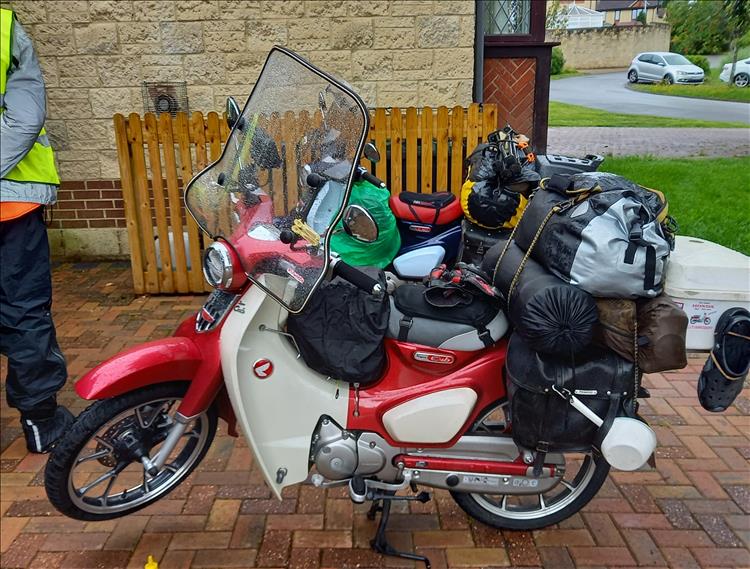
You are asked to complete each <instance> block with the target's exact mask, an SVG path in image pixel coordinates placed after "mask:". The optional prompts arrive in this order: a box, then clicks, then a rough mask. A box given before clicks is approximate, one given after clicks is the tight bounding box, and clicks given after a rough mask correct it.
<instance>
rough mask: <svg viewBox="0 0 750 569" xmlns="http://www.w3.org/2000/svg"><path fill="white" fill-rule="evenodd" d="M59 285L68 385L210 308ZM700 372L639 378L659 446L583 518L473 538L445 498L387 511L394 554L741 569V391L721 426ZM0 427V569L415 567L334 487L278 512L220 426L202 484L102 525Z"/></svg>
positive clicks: (446, 559)
mask: <svg viewBox="0 0 750 569" xmlns="http://www.w3.org/2000/svg"><path fill="white" fill-rule="evenodd" d="M53 283H54V292H55V304H54V311H55V318H56V321H57V324H58V337H59V339H60V344H61V345H62V348H63V351H64V352H65V354H66V356H67V358H68V362H69V370H70V374H71V376H72V377H74V378H75V377H80V375H81V374H82V373H84V372H85V371H86V370H88V369H90V368H91V367H92V366H93V365H95V364H96V363H97V362H99V361H101V360H102V359H104V358H106V357H109V356H111V355H113V354H114V353H116V352H117V351H119V350H121V349H123V348H124V347H126V346H130V345H133V344H136V343H138V342H143V341H146V340H150V339H155V338H161V337H164V336H166V335H168V334H169V333H170V332H171V331H172V330H173V329H174V327H175V324H176V323H177V322H178V321H179V320H180V319H182V318H184V317H186V316H187V315H188V314H190V313H191V311H194V310H195V309H196V308H197V307H199V306H200V304H201V303H202V302H203V297H202V296H182V297H177V296H162V297H158V296H157V297H134V296H133V295H132V294H131V292H130V291H131V290H132V289H131V282H130V269H129V265H128V264H126V263H97V264H92V263H88V264H78V265H71V264H65V265H62V266H60V267H56V268H55V270H54V272H53ZM701 365H702V360H698V359H691V360H690V365H689V366H688V368H686V369H685V370H683V371H682V372H680V373H668V374H652V375H650V376H648V377H647V378H646V380H645V385H646V386H647V387H648V388H650V389H651V393H652V395H653V397H652V398H651V399H648V400H644V401H643V405H642V413H643V414H644V415H645V416H646V417H647V419H648V420H649V421H650V422H651V424H652V425H653V426H654V430H655V431H656V433H657V437H658V439H659V443H660V448H659V450H658V454H657V456H658V458H657V469H656V470H650V471H644V472H613V473H612V474H611V475H610V477H609V479H608V480H607V481H606V483H605V484H604V486H603V487H602V489H601V491H600V492H599V495H598V496H597V497H596V498H594V499H593V500H592V501H591V502H590V503H589V505H588V506H587V507H586V508H585V509H584V510H583V511H582V512H581V513H579V514H576V515H574V516H573V517H571V518H570V519H568V520H566V521H565V522H563V523H561V524H559V525H557V526H553V527H550V528H548V529H545V530H541V531H535V532H524V531H502V532H501V531H496V530H493V529H490V528H488V527H486V526H482V525H480V524H477V523H476V522H474V521H473V520H470V519H468V518H467V517H466V515H465V514H464V513H463V512H462V511H461V510H459V509H458V507H457V506H456V505H455V504H454V503H453V501H452V500H451V499H450V497H449V496H448V494H447V493H446V492H443V491H439V492H437V493H436V495H435V499H434V500H433V501H431V502H429V503H427V504H416V503H414V504H412V505H411V506H410V507H403V505H399V506H398V507H397V508H394V515H393V516H392V522H393V523H392V529H393V533H392V540H393V542H394V543H395V544H396V545H397V546H398V547H401V548H406V549H411V548H416V550H417V551H419V552H422V553H424V554H426V555H429V556H430V558H431V559H432V562H433V567H434V569H444V568H446V567H450V568H454V567H455V568H463V569H467V568H475V569H478V568H488V567H509V566H513V567H526V568H533V567H536V568H540V567H543V568H544V569H573V568H576V567H578V568H586V569H595V568H599V569H601V568H605V567H618V568H619V569H625V568H627V567H630V568H634V567H636V566H649V567H652V568H661V569H667V568H669V569H698V568H709V567H748V566H750V553H748V549H747V547H748V545H750V526H748V517H747V514H748V513H750V487H748V484H749V483H750V480H749V479H748V462H747V460H748V458H750V440H748V429H749V427H750V417H749V416H748V415H749V414H750V400H748V395H750V393H749V392H748V391H747V390H746V391H745V393H744V396H741V397H740V398H739V399H738V400H737V402H736V404H735V405H734V406H732V408H730V409H729V410H728V411H727V412H726V413H722V414H717V415H714V414H709V413H706V412H704V411H703V410H702V409H701V408H700V407H699V406H698V403H697V401H696V396H695V380H696V376H697V372H698V370H699V369H700V366H701ZM4 376H5V372H4V371H0V377H4ZM71 384H72V381H70V382H69V383H68V385H67V386H66V388H65V390H64V391H63V393H62V394H61V400H62V401H63V402H64V403H66V404H68V405H70V406H71V407H72V409H73V410H74V411H75V412H76V413H78V412H80V411H81V410H82V409H83V407H84V406H85V403H84V402H83V401H80V400H77V399H76V396H75V394H74V393H73V391H72V389H71ZM2 395H4V393H3V394H2ZM0 420H1V423H2V429H0V440H1V441H2V474H1V475H0V490H1V494H0V516H2V517H1V518H0V525H1V526H2V532H0V551H1V552H2V553H1V554H0V559H1V560H0V567H2V568H3V569H5V568H15V567H24V568H34V569H41V568H60V569H71V568H79V569H94V568H106V569H117V568H123V567H128V568H133V569H140V568H142V567H143V564H144V562H145V560H146V557H147V555H149V554H151V555H153V556H154V557H155V558H156V559H158V560H159V561H160V567H161V568H162V569H178V568H179V569H186V568H191V567H192V568H213V569H216V568H220V567H234V568H239V567H243V568H244V567H266V568H268V567H276V568H279V567H285V568H290V569H323V568H331V569H345V568H348V569H353V568H359V569H366V568H368V567H419V568H420V569H421V568H422V566H421V565H420V566H416V565H415V564H414V563H413V562H409V561H403V560H398V559H393V558H385V557H382V556H380V555H376V554H375V553H373V552H372V551H370V549H369V545H368V544H369V540H370V539H371V538H372V536H373V534H374V531H375V524H374V522H370V521H368V520H367V518H366V516H365V508H364V507H361V506H352V503H351V501H350V500H349V498H348V497H347V496H346V492H345V491H342V490H341V489H329V490H327V491H326V490H320V489H316V488H313V487H312V486H301V487H300V486H298V487H294V488H290V489H289V490H288V491H285V492H284V494H285V500H284V501H283V502H278V501H277V500H275V499H274V498H272V497H271V494H270V491H269V490H268V488H267V487H266V486H265V484H264V483H263V481H262V478H261V476H260V472H259V471H258V469H257V468H256V467H255V466H254V465H253V460H252V456H251V454H250V451H249V449H248V448H247V445H246V444H245V443H244V441H243V440H241V439H233V438H230V437H228V436H227V435H226V434H225V431H224V429H223V428H222V427H220V429H219V433H218V436H217V438H216V440H215V441H214V444H213V446H212V448H211V450H210V451H209V453H208V455H207V456H206V458H205V459H204V461H203V463H202V465H201V466H200V467H199V468H198V470H197V472H195V473H194V474H193V475H192V476H191V477H190V480H188V481H186V482H185V483H183V484H182V486H180V487H179V488H177V489H176V490H175V491H174V492H172V493H171V494H170V495H169V496H168V497H167V498H165V499H164V500H162V501H161V502H159V503H157V504H155V505H153V506H150V507H149V508H146V509H144V510H141V511H140V512H138V513H137V514H136V515H132V516H129V517H127V518H122V519H119V520H112V521H109V522H101V523H86V522H78V521H75V520H70V519H67V518H64V517H62V516H61V515H59V514H58V513H57V512H56V511H55V510H54V509H52V507H51V506H50V505H49V503H48V502H47V500H46V499H45V494H44V487H43V485H42V484H43V468H44V463H45V460H46V459H45V457H44V456H40V455H29V454H27V453H26V449H25V446H24V443H23V440H22V439H21V438H20V428H19V425H18V415H17V414H16V412H15V411H13V410H11V409H9V408H8V407H7V406H6V405H5V398H4V397H3V398H2V403H0Z"/></svg>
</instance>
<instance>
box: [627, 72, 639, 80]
mask: <svg viewBox="0 0 750 569" xmlns="http://www.w3.org/2000/svg"><path fill="white" fill-rule="evenodd" d="M628 81H630V82H631V83H638V72H637V71H636V70H635V69H631V70H630V73H628Z"/></svg>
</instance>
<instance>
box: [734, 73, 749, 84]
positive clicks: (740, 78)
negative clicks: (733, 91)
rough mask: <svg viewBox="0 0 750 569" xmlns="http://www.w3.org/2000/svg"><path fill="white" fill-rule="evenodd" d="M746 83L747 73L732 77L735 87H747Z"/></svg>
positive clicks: (747, 81)
mask: <svg viewBox="0 0 750 569" xmlns="http://www.w3.org/2000/svg"><path fill="white" fill-rule="evenodd" d="M748 83H750V75H748V74H747V73H738V74H737V75H735V76H734V86H735V87H747V85H748Z"/></svg>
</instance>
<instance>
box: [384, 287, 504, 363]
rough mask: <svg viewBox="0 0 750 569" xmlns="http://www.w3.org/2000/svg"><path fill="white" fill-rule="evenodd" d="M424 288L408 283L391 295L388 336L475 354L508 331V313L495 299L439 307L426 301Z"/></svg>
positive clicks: (480, 299) (476, 298) (476, 299)
mask: <svg viewBox="0 0 750 569" xmlns="http://www.w3.org/2000/svg"><path fill="white" fill-rule="evenodd" d="M425 288H426V287H425V285H422V284H406V285H402V286H400V287H398V288H397V289H396V290H395V291H394V293H393V295H392V296H391V313H390V317H389V320H388V331H387V332H386V337H389V338H395V339H398V340H399V341H402V342H409V343H412V344H421V345H424V346H430V347H433V348H442V349H446V350H461V351H476V350H481V349H483V348H486V347H489V346H491V345H493V344H494V343H495V342H497V341H498V340H499V339H500V338H502V337H503V336H504V335H505V333H506V332H507V331H508V321H507V319H506V317H505V314H503V312H502V311H501V310H500V308H499V307H498V305H497V304H496V303H495V302H493V301H492V300H490V299H489V298H488V299H485V298H483V297H479V296H477V297H474V299H473V301H472V303H471V304H469V305H464V306H456V307H450V308H448V307H445V308H437V307H435V306H432V305H431V304H429V303H428V302H427V301H426V300H425V298H424V291H425Z"/></svg>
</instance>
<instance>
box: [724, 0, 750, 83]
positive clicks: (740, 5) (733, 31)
mask: <svg viewBox="0 0 750 569" xmlns="http://www.w3.org/2000/svg"><path fill="white" fill-rule="evenodd" d="M724 8H725V10H726V13H727V23H728V24H729V26H728V27H729V33H730V37H731V38H732V71H731V72H730V73H729V82H728V84H729V85H731V84H732V80H733V79H734V71H735V69H736V68H737V56H738V52H739V50H740V40H741V38H742V36H743V34H745V33H746V31H747V28H748V27H749V26H750V2H748V1H747V0H724Z"/></svg>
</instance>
